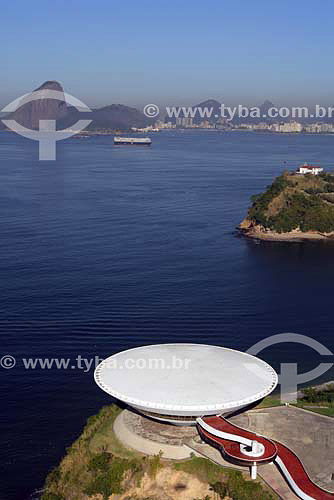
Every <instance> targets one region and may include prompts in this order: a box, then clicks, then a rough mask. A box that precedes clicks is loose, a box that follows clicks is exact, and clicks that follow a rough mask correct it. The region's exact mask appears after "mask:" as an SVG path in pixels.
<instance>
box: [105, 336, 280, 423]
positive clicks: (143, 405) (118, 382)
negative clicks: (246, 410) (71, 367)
mask: <svg viewBox="0 0 334 500" xmlns="http://www.w3.org/2000/svg"><path fill="white" fill-rule="evenodd" d="M95 381H96V383H97V384H98V386H99V387H100V388H101V389H103V390H104V391H105V392H107V393H108V394H110V395H111V396H113V397H115V398H117V399H119V400H121V401H123V402H125V403H127V404H128V405H130V406H133V407H135V408H138V409H140V410H142V411H147V412H151V413H156V414H164V415H175V416H176V415H177V416H200V415H210V414H217V413H224V412H225V413H226V412H231V411H234V410H236V409H238V408H242V407H244V406H247V405H249V404H251V403H254V402H255V401H258V400H260V399H262V398H263V397H265V396H267V395H268V394H270V393H271V392H272V391H273V390H274V389H275V387H276V385H277V374H276V372H275V371H274V370H273V368H271V366H269V365H268V364H267V363H265V362H264V361H262V360H261V359H259V358H256V357H254V356H251V355H250V354H246V353H243V352H240V351H235V350H232V349H227V348H224V347H217V346H210V345H202V344H163V345H149V346H144V347H137V348H135V349H129V350H127V351H123V352H120V353H118V354H114V355H113V356H110V357H109V358H107V359H105V360H104V361H103V362H102V363H100V364H99V366H98V367H97V368H96V370H95Z"/></svg>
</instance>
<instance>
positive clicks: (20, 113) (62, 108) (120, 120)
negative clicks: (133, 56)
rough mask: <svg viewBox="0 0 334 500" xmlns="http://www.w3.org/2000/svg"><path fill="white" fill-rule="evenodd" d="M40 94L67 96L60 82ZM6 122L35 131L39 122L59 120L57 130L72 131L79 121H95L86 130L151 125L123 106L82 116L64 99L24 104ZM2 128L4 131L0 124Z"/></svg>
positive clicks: (105, 108)
mask: <svg viewBox="0 0 334 500" xmlns="http://www.w3.org/2000/svg"><path fill="white" fill-rule="evenodd" d="M40 90H56V91H58V92H61V93H62V94H63V95H64V89H63V87H62V86H61V84H60V83H59V82H56V81H47V82H45V83H43V85H41V86H40V87H38V88H37V89H35V90H34V91H33V92H37V91H40ZM6 119H11V120H15V121H17V122H18V123H19V124H20V125H22V126H24V127H26V128H28V129H33V130H36V129H38V128H39V120H56V122H57V129H58V130H60V129H63V128H67V127H71V126H72V125H74V124H75V123H76V122H77V121H78V120H84V119H88V120H92V122H91V124H90V125H89V126H88V127H87V130H92V131H94V130H128V129H129V128H130V127H138V128H140V127H145V126H147V125H149V124H151V123H152V120H151V119H149V118H147V117H146V116H145V115H144V113H142V112H141V111H138V110H137V109H136V108H132V107H129V106H124V105H122V104H111V105H109V106H105V107H102V108H98V109H92V112H91V113H89V112H82V111H80V110H77V109H76V108H74V107H73V106H69V105H68V104H67V103H66V101H65V97H64V99H63V100H59V101H58V100H56V99H37V100H35V101H32V102H24V100H22V105H21V106H20V107H19V108H18V109H17V110H16V111H15V112H13V113H11V114H10V115H7V116H6ZM0 128H2V129H3V128H5V126H4V124H3V123H2V122H0Z"/></svg>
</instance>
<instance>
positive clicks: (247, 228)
mask: <svg viewBox="0 0 334 500" xmlns="http://www.w3.org/2000/svg"><path fill="white" fill-rule="evenodd" d="M237 230H238V231H239V233H240V234H242V235H243V236H245V237H246V238H250V239H253V240H254V239H255V240H261V241H270V242H286V243H300V242H307V241H317V242H318V241H326V242H333V243H334V232H333V233H320V232H317V231H308V232H306V233H303V232H301V231H299V230H294V231H291V232H289V233H277V232H275V231H270V230H266V229H264V228H263V227H262V226H256V225H252V223H251V222H250V221H247V219H246V220H244V221H243V222H241V224H239V226H237Z"/></svg>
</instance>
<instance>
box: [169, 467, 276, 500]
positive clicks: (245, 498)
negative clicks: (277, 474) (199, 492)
mask: <svg viewBox="0 0 334 500" xmlns="http://www.w3.org/2000/svg"><path fill="white" fill-rule="evenodd" d="M174 468H175V469H176V470H182V471H184V472H187V473H189V474H192V475H194V476H196V477H197V478H198V479H199V480H200V481H203V482H208V483H209V484H210V487H211V489H212V491H213V492H214V493H216V494H218V495H219V497H220V498H222V499H224V498H225V497H226V496H229V497H230V498H233V500H258V499H259V498H261V500H274V499H276V498H277V496H276V494H274V493H273V492H272V491H271V490H269V488H268V489H266V488H264V487H263V485H262V484H261V483H260V482H259V481H252V480H247V479H245V478H244V475H243V474H242V472H240V471H236V470H231V469H226V468H222V467H221V466H220V465H216V464H214V463H213V462H210V461H209V460H206V459H205V458H200V457H193V458H192V459H191V460H187V461H185V462H179V463H177V464H175V465H174Z"/></svg>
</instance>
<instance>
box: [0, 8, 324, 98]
mask: <svg viewBox="0 0 334 500" xmlns="http://www.w3.org/2000/svg"><path fill="white" fill-rule="evenodd" d="M0 12H1V43H0V60H1V65H2V71H1V76H2V78H1V92H0V105H1V107H2V106H4V105H5V104H7V103H8V102H9V101H10V100H12V99H14V98H16V97H18V96H20V95H21V94H23V93H25V92H28V91H30V90H32V89H33V88H36V87H37V86H39V85H40V84H41V83H42V82H44V81H45V80H58V81H60V82H61V83H62V84H63V85H64V87H65V90H66V91H67V92H68V93H70V94H73V95H75V96H76V97H78V98H79V99H82V100H83V101H85V102H86V103H87V104H88V105H90V106H97V105H103V104H111V103H117V102H121V103H126V104H130V105H142V104H145V103H151V102H152V103H157V104H160V105H161V104H166V103H169V104H180V103H184V104H190V103H192V104H194V103H196V102H198V101H200V100H203V99H206V98H209V97H210V98H216V99H218V100H222V101H223V102H225V103H244V104H248V105H250V104H252V105H256V104H260V103H261V102H262V101H263V100H264V99H266V98H268V99H271V100H272V101H274V102H275V103H276V104H278V105H279V104H292V105H293V104H294V103H295V104H296V105H300V104H305V105H307V104H310V103H319V104H323V103H325V104H333V103H334V95H333V92H332V82H333V76H334V69H333V39H334V35H333V18H334V16H333V15H334V3H333V0H328V1H327V0H320V1H318V2H315V1H309V0H280V1H279V2H277V1H273V0H272V1H270V0H233V1H231V0H229V1H225V0H206V1H203V0H201V1H198V0H193V1H187V0H183V1H182V0H180V1H175V0H169V1H161V0H154V1H149V0H135V1H132V0H125V1H122V0H117V1H113V0H95V1H94V0H66V1H63V0H58V1H57V0H52V1H49V0H42V1H41V0H33V1H27V0H11V1H3V2H2V3H1V11H0Z"/></svg>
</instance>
